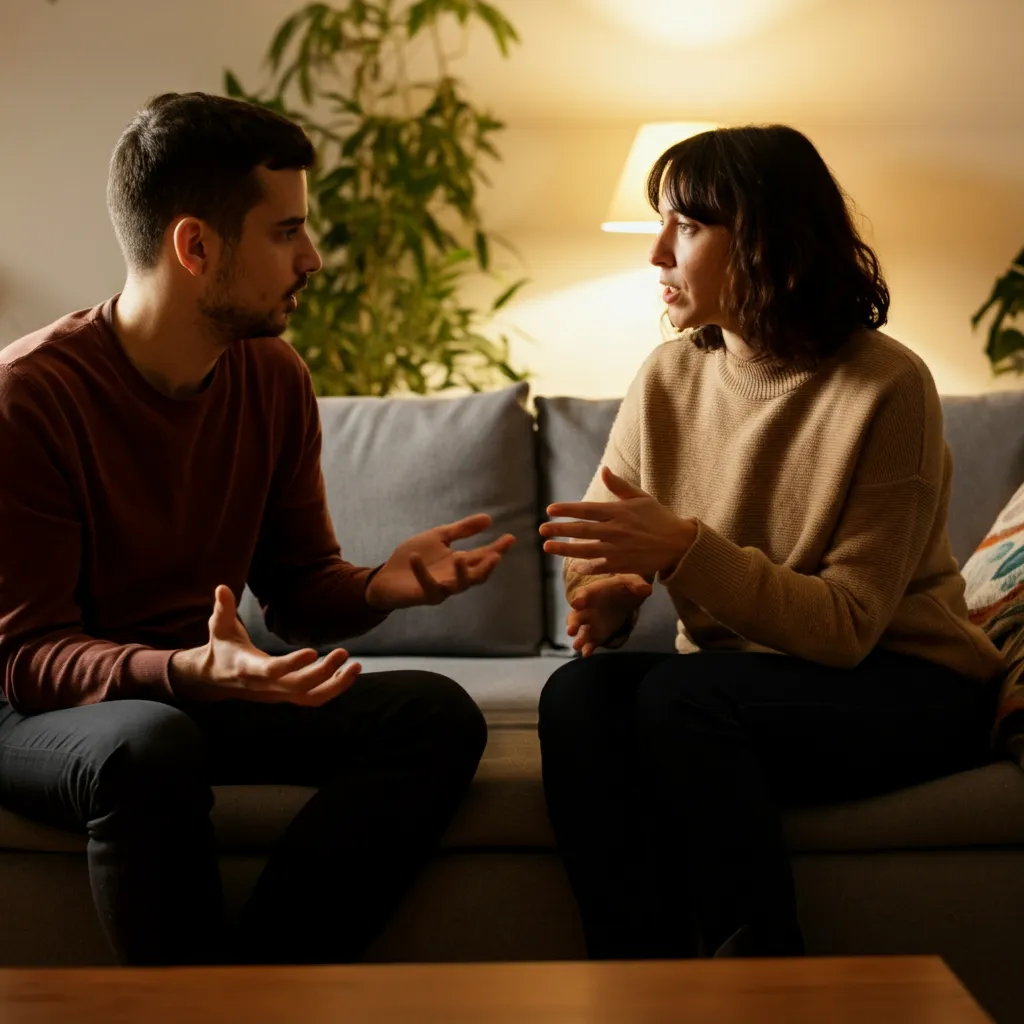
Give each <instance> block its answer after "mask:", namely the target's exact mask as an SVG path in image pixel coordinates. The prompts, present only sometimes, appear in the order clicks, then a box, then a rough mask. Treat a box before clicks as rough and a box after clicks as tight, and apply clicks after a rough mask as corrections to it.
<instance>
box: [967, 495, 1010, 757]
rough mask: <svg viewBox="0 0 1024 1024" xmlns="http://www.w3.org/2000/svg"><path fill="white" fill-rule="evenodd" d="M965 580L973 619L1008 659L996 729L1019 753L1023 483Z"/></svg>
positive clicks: (969, 565) (972, 560) (1002, 740)
mask: <svg viewBox="0 0 1024 1024" xmlns="http://www.w3.org/2000/svg"><path fill="white" fill-rule="evenodd" d="M964 579H965V580H966V582H967V592H966V598H967V609H968V611H969V612H970V615H971V621H972V622H974V623H977V625H979V626H981V628H982V629H984V630H985V632H986V633H987V634H988V635H989V637H990V638H991V639H992V642H993V643H994V644H995V645H996V647H998V648H999V650H1000V651H1001V652H1002V655H1003V658H1004V660H1005V663H1006V669H1005V672H1004V675H1003V679H1002V686H1001V689H1000V694H999V704H998V710H997V712H996V721H995V731H996V733H997V735H998V736H999V742H1000V743H1001V744H1003V747H1002V749H1006V748H1007V747H1008V748H1009V749H1011V750H1013V751H1014V752H1015V754H1016V756H1019V750H1020V748H1024V714H1021V712H1024V484H1022V485H1021V486H1020V487H1019V488H1018V489H1017V491H1016V493H1015V494H1014V496H1013V497H1012V498H1011V499H1010V500H1009V502H1007V504H1006V507H1005V508H1004V509H1003V510H1002V511H1001V512H1000V513H999V515H998V516H997V517H996V521H995V522H994V523H993V524H992V525H991V527H989V531H988V536H987V537H986V538H985V539H984V540H983V541H982V542H981V544H979V545H978V550H977V551H975V552H974V554H973V555H971V557H970V558H969V559H968V560H967V564H966V565H965V566H964ZM1010 716H1012V718H1011V717H1010Z"/></svg>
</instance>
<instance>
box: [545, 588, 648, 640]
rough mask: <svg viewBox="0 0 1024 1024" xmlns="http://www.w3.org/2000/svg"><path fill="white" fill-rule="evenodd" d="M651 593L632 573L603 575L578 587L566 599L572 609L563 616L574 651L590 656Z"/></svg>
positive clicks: (624, 622) (623, 623)
mask: <svg viewBox="0 0 1024 1024" xmlns="http://www.w3.org/2000/svg"><path fill="white" fill-rule="evenodd" d="M650 596H651V585H650V583H648V582H647V580H645V579H644V578H643V577H642V576H634V575H631V574H620V575H616V576H602V577H600V578H599V579H596V580H592V581H591V582H590V583H585V584H584V585H583V586H582V587H579V588H577V590H576V591H575V592H574V593H573V595H572V600H571V601H570V602H569V604H570V605H571V606H572V611H571V612H569V614H568V615H567V616H566V617H565V624H566V627H567V629H566V631H567V632H568V634H569V636H571V637H572V638H573V642H572V647H573V650H574V651H579V652H580V653H581V654H582V655H583V657H584V658H589V657H590V655H592V654H593V653H594V651H595V650H596V648H598V647H603V646H604V645H605V644H606V643H608V641H609V640H610V639H611V638H612V637H613V636H615V634H616V633H617V632H618V631H619V630H620V629H621V628H622V627H623V626H624V625H625V624H626V621H627V620H628V619H629V618H630V616H632V614H633V612H635V611H636V610H637V608H639V607H640V605H642V604H643V603H644V601H646V600H647V598H649V597H650Z"/></svg>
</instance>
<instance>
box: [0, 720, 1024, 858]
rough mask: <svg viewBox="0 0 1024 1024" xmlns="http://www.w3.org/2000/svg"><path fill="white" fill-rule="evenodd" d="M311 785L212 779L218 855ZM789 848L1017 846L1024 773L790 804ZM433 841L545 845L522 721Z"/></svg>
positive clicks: (258, 831) (46, 834) (48, 831)
mask: <svg viewBox="0 0 1024 1024" xmlns="http://www.w3.org/2000/svg"><path fill="white" fill-rule="evenodd" d="M313 792H314V790H313V789H310V788H308V787H302V786H216V787H214V793H215V796H216V803H215V806H214V810H213V821H214V827H215V831H216V836H217V845H218V848H219V849H220V850H221V852H222V853H263V852H266V851H268V850H269V849H271V847H272V846H273V845H274V844H275V843H276V842H277V841H278V840H279V839H280V838H281V836H282V835H283V833H284V830H285V828H286V827H287V825H288V823H289V822H290V821H291V819H292V818H293V817H294V816H295V814H296V813H298V811H299V810H300V809H301V807H302V805H303V804H304V803H305V802H306V801H307V800H308V799H309V798H310V797H311V796H312V795H313ZM785 825H786V833H787V836H788V838H789V842H790V845H791V847H792V848H793V849H794V851H796V852H801V853H812V852H843V851H862V852H868V851H881V850H899V849H929V848H945V849H948V848H956V847H961V848H962V847H986V846H987V847H994V846H1024V772H1022V771H1021V770H1020V769H1019V768H1018V767H1017V766H1016V765H1014V764H1011V763H1009V762H1000V763H997V764H992V765H987V766H985V767H983V768H978V769H976V770H974V771H969V772H962V773H960V774H958V775H953V776H950V777H949V778H946V779H938V780H936V781H934V782H927V783H924V784H923V785H920V786H915V787H913V788H911V789H906V790H901V791H899V792H895V793H889V794H886V795H884V796H879V797H873V798H871V799H867V800H857V801H853V802H851V803H847V804H837V805H832V806H827V807H813V808H803V809H799V810H791V811H789V812H787V813H786V815H785ZM442 845H443V847H444V848H446V849H450V850H456V849H458V850H465V849H480V848H490V849H546V850H550V849H553V848H554V845H555V844H554V837H553V835H552V832H551V825H550V823H549V821H548V817H547V811H546V808H545V804H544V791H543V787H542V784H541V764H540V744H539V742H538V740H537V733H536V729H535V728H534V727H532V726H519V727H508V726H498V727H492V728H491V732H490V737H489V740H488V744H487V750H486V751H485V753H484V757H483V760H482V761H481V763H480V769H479V771H478V772H477V776H476V778H475V779H474V781H473V785H472V786H471V787H470V791H469V793H468V794H467V796H466V799H465V801H464V803H463V805H462V807H461V808H460V810H459V812H458V814H457V815H456V818H455V820H454V821H453V822H452V825H451V827H450V828H449V830H448V832H447V834H446V835H445V837H444V840H443V842H442ZM0 849H15V850H37V851H40V852H56V853H60V852H71V853H76V852H77V853H84V852H85V837H84V836H83V835H78V834H75V833H71V832H64V831H61V830H59V829H53V828H48V827H47V826H44V825H38V824H36V823H35V822H31V821H28V820H26V819H25V818H22V817H21V816H20V815H17V814H14V813H12V812H10V811H6V810H0Z"/></svg>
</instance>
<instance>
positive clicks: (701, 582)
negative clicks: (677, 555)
mask: <svg viewBox="0 0 1024 1024" xmlns="http://www.w3.org/2000/svg"><path fill="white" fill-rule="evenodd" d="M750 568H751V558H750V553H749V552H747V551H745V550H744V549H743V548H741V547H738V546H737V545H736V544H733V543H732V541H730V540H726V538H725V537H723V536H722V535H721V534H720V533H717V532H716V531H715V530H713V529H712V528H711V527H710V526H707V525H706V524H704V523H702V522H700V521H699V520H698V522H697V539H696V540H695V541H694V542H693V544H691V545H690V550H689V551H687V552H686V554H685V555H683V557H682V558H681V559H680V560H679V562H678V564H677V565H676V567H675V569H674V570H673V571H672V573H671V574H670V575H668V576H664V577H662V576H659V580H660V582H661V583H662V584H663V586H664V587H665V588H666V589H667V590H668V592H669V593H670V594H673V595H678V596H679V597H683V598H686V599H687V600H689V601H692V602H693V603H694V604H696V605H699V606H700V607H701V608H704V609H706V610H708V611H711V609H713V608H714V609H720V608H722V607H723V606H728V605H729V604H731V603H732V602H733V601H734V600H735V599H736V597H737V596H738V595H739V594H740V593H741V592H742V591H743V589H744V587H745V586H746V583H747V579H748V577H749V575H750ZM712 614H714V613H713V612H712Z"/></svg>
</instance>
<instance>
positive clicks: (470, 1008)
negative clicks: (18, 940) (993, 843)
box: [0, 957, 989, 1024]
mask: <svg viewBox="0 0 1024 1024" xmlns="http://www.w3.org/2000/svg"><path fill="white" fill-rule="evenodd" d="M988 1020H989V1018H988V1017H987V1016H986V1015H985V1014H984V1013H983V1012H982V1010H981V1009H980V1008H979V1007H978V1005H977V1003H975V1002H974V1000H973V999H972V998H971V996H970V995H969V994H968V993H967V991H966V989H964V987H963V985H961V984H960V982H959V981H958V980H957V979H956V977H955V976H954V975H953V974H952V973H951V972H950V971H949V969H948V968H947V967H946V966H945V965H944V964H943V962H942V961H941V960H940V959H939V958H938V957H884V958H883V957H866V958H856V959H819V958H813V959H804V960H710V961H709V960H703V961H676V962H645V963H599V964H590V963H543V964H401V965H374V966H361V965H360V966H351V967H269V968H254V967H231V968H227V967H226V968H219V967H218V968H205V969H203V968H165V969H156V970H149V969H146V970H142V969H117V968H103V969H62V970H50V969H40V968H37V969H19V970H2V971H0V1022H3V1024H100V1022H102V1024H122V1022H127V1021H132V1022H145V1024H170V1022H171V1021H174V1022H175V1024H179V1022H182V1024H212V1022H214V1021H216V1022H218V1024H219V1022H222V1021H240V1022H242V1021H244V1022H245V1024H271V1022H273V1024H283V1022H286V1021H287V1022H288V1024H321V1022H324V1024H326V1022H328V1021H329V1022H331V1024H338V1022H345V1024H363V1022H367V1024H397V1022H402V1024H407V1022H409V1024H423V1022H431V1024H434V1022H436V1024H471V1022H472V1024H482V1022H486V1024H492V1022H496V1024H526V1022H529V1024H590V1022H601V1024H619V1022H622V1024H627V1022H628V1024H669V1022H673V1024H675V1022H678V1021H699V1022H701V1024H718V1022H725V1021H728V1022H730V1024H731V1022H736V1021H751V1022H757V1024H774V1022H783V1021H784V1022H785V1024H802V1022H805V1021H806V1022H808V1024H811V1022H813V1024H843V1022H846V1021H850V1022H852V1021H857V1022H858V1024H862V1022H864V1021H867V1022H869V1024H884V1022H887V1021H896V1022H898V1024H926V1022H927V1024H968V1022H970V1024H980V1022H982V1021H988Z"/></svg>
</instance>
